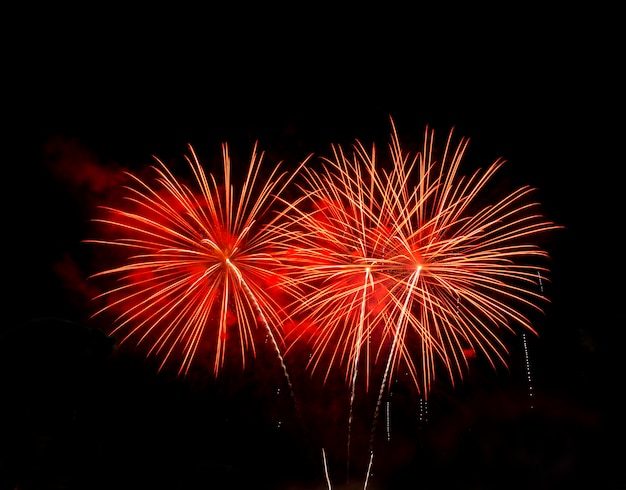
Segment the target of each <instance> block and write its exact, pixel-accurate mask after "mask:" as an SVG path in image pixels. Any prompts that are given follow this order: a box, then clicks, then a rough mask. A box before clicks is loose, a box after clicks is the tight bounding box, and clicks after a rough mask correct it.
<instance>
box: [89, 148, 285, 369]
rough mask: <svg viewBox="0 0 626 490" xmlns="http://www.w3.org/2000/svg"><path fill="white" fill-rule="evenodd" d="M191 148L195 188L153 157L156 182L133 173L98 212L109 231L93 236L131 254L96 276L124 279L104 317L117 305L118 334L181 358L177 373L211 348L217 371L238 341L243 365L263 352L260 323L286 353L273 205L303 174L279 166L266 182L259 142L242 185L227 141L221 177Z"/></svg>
mask: <svg viewBox="0 0 626 490" xmlns="http://www.w3.org/2000/svg"><path fill="white" fill-rule="evenodd" d="M189 150H190V156H186V157H185V159H186V161H187V162H188V164H189V167H190V169H191V171H192V174H193V178H194V179H193V180H194V183H193V185H192V186H188V185H186V184H185V183H183V182H182V181H181V180H178V179H177V178H176V177H174V175H173V174H172V173H171V172H170V170H168V168H167V167H166V165H165V164H164V163H162V162H161V161H160V160H159V159H155V160H156V165H153V166H152V167H151V168H152V170H153V172H154V180H153V181H146V180H142V179H140V178H138V177H137V176H134V175H130V174H129V175H130V178H131V179H132V184H131V185H129V186H127V187H126V191H127V195H126V198H125V200H124V204H123V206H120V207H116V208H114V207H103V208H102V210H103V213H104V216H103V217H100V218H98V219H96V220H95V221H96V222H97V223H98V224H99V225H100V226H101V231H102V233H103V234H106V235H107V236H109V237H110V238H105V239H98V240H90V241H91V242H93V243H98V244H104V245H107V246H113V247H116V248H117V249H119V250H120V251H121V254H122V260H123V264H122V265H121V266H119V267H115V268H112V269H108V270H105V271H102V272H99V273H98V274H96V276H107V277H114V278H116V279H117V280H118V283H119V284H118V285H116V286H115V287H112V288H110V289H108V290H107V291H106V292H105V293H103V294H102V295H100V296H99V297H97V298H96V300H99V301H105V302H106V303H105V306H104V307H102V309H101V310H99V311H98V312H97V313H96V315H99V314H103V313H104V312H105V311H111V312H113V314H114V315H116V321H117V325H116V327H115V329H114V330H113V335H117V334H119V335H120V337H121V342H128V341H130V340H134V341H135V342H136V343H137V344H138V345H140V344H143V345H147V346H148V349H147V350H148V354H149V355H155V356H157V357H159V358H161V366H160V367H161V368H162V367H163V365H164V364H165V363H166V362H167V361H168V360H172V361H174V360H177V362H179V374H183V373H187V372H188V370H189V368H190V366H191V365H192V362H193V360H194V358H195V357H196V356H197V353H198V352H199V351H201V352H202V354H203V356H205V355H209V356H211V355H212V357H213V358H214V364H213V370H214V373H215V374H216V375H217V374H218V373H219V370H220V368H221V367H222V366H223V364H224V360H225V356H226V352H227V347H229V346H230V344H234V345H235V346H236V349H235V350H236V351H238V352H239V353H240V355H241V360H242V362H243V363H244V365H245V358H246V353H248V352H251V353H252V354H253V355H254V354H255V350H256V346H255V340H254V339H255V336H254V330H255V328H256V327H257V326H259V325H260V326H262V327H263V328H264V330H265V335H266V336H268V337H269V338H270V339H271V341H272V343H273V345H274V348H275V349H276V351H277V352H278V354H279V356H280V349H279V343H280V342H281V337H280V330H279V329H277V328H276V326H277V325H278V324H279V323H280V322H281V321H282V317H283V316H284V315H283V314H282V313H281V309H282V306H281V304H280V297H281V291H280V284H281V282H282V280H281V278H280V277H278V275H277V273H276V272H275V271H276V265H277V263H276V258H275V257H274V254H273V253H272V248H273V247H274V246H275V243H273V241H272V239H273V238H272V237H274V235H272V234H270V233H269V232H268V227H269V226H271V223H272V217H271V215H270V214H269V213H270V210H271V209H272V208H273V206H274V204H275V203H276V200H277V198H278V196H279V195H280V194H281V192H283V190H284V189H285V187H286V185H287V184H288V183H289V181H290V179H291V178H292V177H293V176H294V175H295V173H292V174H291V177H290V176H289V175H288V174H287V172H283V173H279V168H280V165H277V166H276V167H275V168H274V169H273V171H272V172H271V174H270V175H269V176H268V177H267V179H265V180H263V182H261V180H262V179H261V177H260V168H261V163H262V159H263V153H260V154H259V153H257V146H256V145H255V147H254V149H253V152H252V156H251V160H250V164H249V168H248V171H247V174H246V176H245V180H244V181H243V184H242V186H241V189H240V191H239V192H238V193H237V192H235V190H234V185H233V183H232V182H231V180H232V179H231V160H230V156H229V151H228V147H227V145H225V144H224V145H223V147H222V159H223V170H224V174H223V181H222V182H220V181H218V179H217V178H216V177H215V176H214V175H213V174H207V173H206V172H205V171H204V169H203V167H202V165H201V164H200V162H199V161H198V158H197V157H196V154H195V153H194V150H193V148H192V147H191V146H190V147H189ZM264 220H267V223H265V222H264ZM281 360H282V357H281ZM283 368H284V365H283Z"/></svg>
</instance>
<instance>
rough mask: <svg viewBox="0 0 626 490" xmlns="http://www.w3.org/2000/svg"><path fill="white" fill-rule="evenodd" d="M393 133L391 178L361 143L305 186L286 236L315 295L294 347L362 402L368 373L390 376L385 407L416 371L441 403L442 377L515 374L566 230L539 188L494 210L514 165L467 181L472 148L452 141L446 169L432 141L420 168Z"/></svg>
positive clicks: (302, 307) (305, 305)
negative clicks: (510, 366)
mask: <svg viewBox="0 0 626 490" xmlns="http://www.w3.org/2000/svg"><path fill="white" fill-rule="evenodd" d="M392 128H393V131H392V137H391V144H390V145H389V154H390V157H391V165H390V166H389V167H388V168H384V167H382V166H380V164H379V158H378V155H377V153H376V148H375V146H372V148H371V150H368V149H366V148H365V146H363V145H362V144H361V143H360V142H359V141H358V140H357V141H356V143H355V145H354V146H353V151H351V152H350V153H348V152H346V151H344V149H343V148H342V147H341V146H333V147H332V149H333V154H332V158H328V159H324V160H323V168H322V169H321V170H320V171H317V170H313V169H312V168H306V169H305V170H304V172H303V173H302V175H303V177H304V182H303V183H302V184H300V189H301V191H302V196H301V197H300V198H299V199H298V200H297V201H295V202H293V203H292V204H291V206H290V208H289V212H288V213H287V214H286V217H287V223H282V224H281V225H280V226H278V230H279V232H280V234H281V235H282V236H284V237H285V242H284V244H283V248H284V253H285V256H286V260H287V262H288V270H287V271H286V274H288V275H289V276H290V278H291V279H292V280H293V281H295V282H297V283H299V284H300V285H301V286H302V289H303V291H304V293H303V295H302V297H301V298H299V300H298V303H297V304H296V305H295V309H294V310H293V311H292V314H293V318H294V319H297V321H299V322H300V323H299V325H301V326H300V327H299V328H298V327H295V328H294V329H293V331H292V332H291V333H290V335H292V336H293V337H292V342H293V344H294V345H295V344H296V343H298V341H301V340H304V339H306V340H310V341H311V342H312V347H311V359H310V363H309V365H310V367H311V369H312V370H313V371H316V370H321V371H322V372H323V373H324V379H325V380H326V379H327V377H328V375H329V373H330V372H331V370H332V369H333V368H337V367H341V368H342V369H343V370H344V373H345V377H346V381H347V382H348V383H349V384H350V385H351V387H352V389H353V390H354V388H355V385H356V383H357V378H358V377H359V376H361V373H362V376H363V378H364V379H365V383H366V387H367V386H368V385H369V380H370V376H371V375H372V373H371V371H372V370H373V369H374V368H375V367H376V366H378V369H379V371H378V372H379V374H381V376H382V383H381V393H382V389H383V388H384V386H386V385H388V380H389V377H390V376H391V375H393V373H394V372H396V371H398V370H399V369H402V373H403V374H406V375H408V376H410V378H411V379H412V382H413V383H414V384H415V386H416V387H417V389H418V390H420V391H422V392H423V393H425V394H427V393H428V391H429V389H430V387H431V384H432V382H433V380H434V379H435V376H436V373H437V371H438V370H439V368H441V367H442V368H443V370H444V372H447V373H448V375H449V377H450V379H451V380H452V382H454V380H455V378H458V377H461V376H463V373H464V372H465V370H466V368H467V365H468V360H469V359H471V358H473V357H474V356H476V355H479V356H480V355H481V356H483V357H484V358H486V359H487V360H488V361H489V362H490V363H491V364H493V365H494V366H495V364H496V363H497V362H501V363H503V364H506V361H507V359H506V353H507V351H506V346H505V343H504V341H503V340H502V333H503V331H505V330H508V331H514V330H515V327H516V326H521V327H522V329H526V330H530V331H533V327H532V325H531V321H530V319H529V314H528V312H529V311H530V310H539V311H541V309H542V302H543V301H545V299H544V298H543V296H542V295H541V294H540V292H539V287H538V284H537V283H538V278H540V277H541V276H538V274H541V273H542V272H543V271H544V270H545V267H544V266H542V265H541V263H542V262H544V261H545V259H546V258H547V253H546V252H545V251H544V250H542V249H541V248H540V247H539V246H537V245H536V244H535V243H534V242H535V237H536V236H537V234H539V233H541V232H546V231H547V230H550V229H553V228H556V227H557V226H556V225H554V224H553V223H551V222H550V221H548V220H546V219H545V218H543V217H542V216H541V214H539V212H538V211H537V203H536V202H534V201H533V200H532V199H530V198H529V197H530V194H531V193H532V191H533V189H531V188H529V187H521V188H519V189H517V190H515V191H513V192H511V193H508V194H506V195H505V196H503V197H501V198H497V199H496V200H495V201H494V202H488V203H487V204H486V205H485V204H483V203H481V201H480V199H479V198H480V197H481V196H483V195H485V193H486V190H487V189H486V188H487V186H488V184H489V183H491V182H492V178H493V176H494V174H495V173H496V171H497V170H498V169H499V168H500V167H501V166H502V164H503V163H504V161H503V160H497V161H495V162H494V163H493V164H492V165H490V166H489V167H488V168H486V169H485V170H479V171H477V172H475V173H474V174H472V175H470V176H463V175H462V174H461V173H460V164H461V160H462V158H463V155H464V152H465V150H466V147H467V140H466V139H462V140H461V141H460V142H459V143H458V144H456V145H455V144H453V140H452V132H450V135H449V137H448V139H447V142H446V145H445V147H444V149H443V152H442V154H441V156H440V159H437V158H436V155H435V153H436V152H435V151H434V133H433V132H432V131H430V130H428V129H427V130H426V133H425V138H424V143H423V148H422V150H421V151H419V152H417V153H416V154H415V155H414V156H411V155H409V154H408V153H406V152H403V150H402V148H401V146H400V141H399V139H398V135H397V132H396V129H395V126H393V121H392ZM544 275H545V274H544ZM359 379H360V378H359ZM353 393H354V391H353Z"/></svg>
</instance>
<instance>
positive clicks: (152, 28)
mask: <svg viewBox="0 0 626 490" xmlns="http://www.w3.org/2000/svg"><path fill="white" fill-rule="evenodd" d="M103 8H104V7H103ZM107 9H109V10H107V11H102V12H99V11H98V10H97V8H94V9H93V10H91V9H89V10H86V11H84V12H76V11H70V10H66V11H63V10H50V11H38V12H37V13H36V15H35V17H30V16H33V15H34V14H33V13H32V12H14V13H13V14H12V15H13V20H9V23H12V21H14V22H15V23H14V25H15V26H20V28H19V29H15V30H14V32H13V34H12V35H11V36H9V39H8V40H7V42H6V43H5V51H6V52H7V56H6V60H5V63H7V65H6V69H5V71H4V76H3V78H4V79H5V81H7V82H8V84H7V85H6V86H7V87H8V88H5V93H4V94H5V101H4V105H5V107H7V108H8V111H5V121H6V123H5V126H8V129H5V131H6V134H7V135H8V139H9V141H8V146H9V152H8V154H7V156H6V160H5V163H4V168H5V171H6V174H5V175H6V178H5V180H4V188H5V192H4V193H3V194H4V199H5V216H6V218H7V219H6V222H5V228H4V235H3V236H4V249H5V250H6V251H7V252H6V254H7V255H6V257H5V262H6V264H7V266H6V270H8V271H9V274H8V276H6V277H7V278H8V283H7V285H6V288H5V289H6V290H7V291H6V293H5V298H6V304H5V311H6V317H5V321H4V324H3V325H2V337H0V352H1V355H2V358H0V366H1V368H2V373H1V376H0V383H2V387H1V388H0V389H2V390H3V393H4V394H3V398H5V399H6V400H7V401H8V402H9V403H4V405H5V407H6V406H7V405H9V406H10V407H9V408H4V409H3V410H2V411H1V412H0V416H1V417H2V420H0V424H1V426H2V428H1V430H2V432H1V433H0V441H2V442H1V444H2V447H1V451H2V452H1V453H0V484H1V485H2V489H4V488H7V489H9V488H20V489H40V488H52V486H53V485H54V484H56V485H57V486H56V487H55V488H67V489H70V488H71V489H74V488H76V489H91V488H93V489H96V488H97V489H109V488H153V489H156V488H181V489H182V488H184V489H188V488H189V489H191V488H194V489H195V488H224V487H220V483H219V482H223V481H226V482H230V483H233V482H237V481H238V482H239V483H241V484H245V483H249V482H251V481H255V480H258V481H261V482H263V483H262V484H259V485H261V486H260V487H258V488H326V486H325V479H324V474H323V466H322V463H321V459H320V457H321V453H320V446H321V445H322V444H327V447H329V446H330V449H331V451H333V450H334V454H332V455H331V456H330V457H331V458H333V457H334V458H335V460H334V462H333V464H334V465H335V466H334V468H333V469H334V471H335V473H334V474H335V475H336V477H335V478H334V480H335V481H334V483H335V484H336V485H335V487H334V488H345V483H344V482H345V466H344V464H345V463H343V462H342V456H343V455H342V448H343V443H342V436H337V438H336V439H337V440H335V441H334V442H330V441H329V438H330V439H332V437H331V436H332V434H333V433H334V431H335V429H334V427H340V428H339V429H337V431H339V432H340V431H341V430H343V429H344V428H345V427H343V426H342V425H341V424H345V420H344V419H341V417H339V419H338V420H336V419H333V417H332V416H331V415H330V414H331V413H333V411H332V410H330V408H329V409H328V410H326V411H325V410H324V409H323V408H322V407H319V406H317V405H315V408H311V410H310V413H309V414H308V417H309V418H308V419H306V420H305V424H304V425H305V428H302V427H301V426H300V425H299V423H298V422H296V421H295V420H291V419H293V413H292V412H291V411H290V408H289V400H284V399H282V398H280V397H274V396H271V395H268V394H267V393H269V392H271V391H272V390H274V389H275V388H276V385H277V384H280V383H279V382H278V381H276V379H277V377H278V378H280V376H279V375H278V376H277V377H276V376H275V375H276V373H274V372H273V371H272V370H273V369H274V368H273V367H271V366H270V367H268V366H267V365H265V364H263V360H260V361H259V365H258V366H255V367H254V368H253V369H254V374H251V373H249V372H245V373H241V372H240V371H235V372H233V373H230V374H225V375H224V376H223V379H220V380H218V381H215V380H210V379H201V380H196V381H195V382H194V383H187V382H184V381H180V380H174V379H171V378H169V377H167V376H156V375H154V371H153V366H151V365H150V363H149V362H145V363H144V362H143V359H142V358H136V357H134V356H133V354H132V352H123V353H120V352H119V350H116V351H115V353H114V352H113V350H112V347H111V345H110V344H109V343H108V340H107V338H106V336H105V334H104V333H103V332H102V331H100V330H99V328H98V326H97V325H94V324H93V323H92V322H90V320H89V319H88V317H89V315H90V313H91V311H90V306H89V304H85V301H84V299H85V296H86V295H88V293H89V292H88V291H86V290H85V289H84V288H85V287H86V286H85V282H84V279H85V276H86V275H87V274H88V273H89V269H90V266H91V265H90V255H89V254H90V252H89V250H88V249H87V248H86V247H85V245H84V244H83V243H82V240H84V239H85V238H87V237H86V236H85V235H86V234H87V233H88V231H89V225H88V221H89V219H91V217H92V213H93V211H94V205H95V204H99V203H100V204H101V203H102V200H103V199H105V197H106V195H107V192H109V191H110V190H111V182H112V181H108V184H107V185H105V186H104V187H101V188H98V187H96V186H95V185H94V183H95V182H102V180H101V177H102V176H106V175H109V176H110V175H117V174H116V172H117V171H118V170H119V169H122V168H124V169H140V168H142V167H144V166H145V164H147V163H151V162H152V155H156V156H158V157H159V158H161V159H163V160H164V161H169V160H172V159H180V158H182V155H183V154H185V153H186V151H187V144H189V143H190V144H192V145H193V146H194V147H195V148H196V150H197V151H198V153H199V154H200V155H207V156H214V155H217V152H218V151H219V145H220V144H221V143H222V142H224V141H227V142H229V144H230V145H231V146H232V147H233V148H234V150H235V151H236V152H241V154H242V155H243V156H245V157H246V158H247V155H248V153H249V151H250V149H251V147H252V144H253V143H254V142H255V141H256V140H258V141H259V144H260V146H261V148H262V149H264V150H266V152H267V158H268V159H274V160H283V161H286V162H287V163H289V162H293V163H294V164H295V163H296V162H298V161H299V160H300V159H301V158H303V157H305V156H306V155H308V154H309V153H311V152H314V153H317V154H327V153H328V149H329V147H330V144H331V143H342V144H350V143H352V142H353V141H354V139H355V138H359V139H361V140H363V141H365V142H373V141H375V142H376V143H377V144H378V145H379V146H380V147H381V148H383V147H384V145H386V144H387V141H388V135H389V132H390V124H389V117H390V116H391V117H393V118H394V121H395V122H396V125H397V127H398V130H399V132H400V135H401V137H403V138H406V140H407V141H411V140H413V142H419V141H421V137H422V133H423V130H424V127H425V126H426V125H429V126H430V127H432V128H434V129H435V130H436V131H437V132H438V134H439V135H440V137H445V135H447V133H448V131H449V130H450V129H451V128H452V127H454V128H455V132H456V134H457V135H458V136H467V137H469V138H470V139H471V142H470V150H469V152H468V154H467V157H466V158H467V159H468V161H469V165H475V166H486V165H487V164H489V163H491V162H492V161H493V160H495V159H496V158H498V157H504V158H505V159H507V161H508V163H507V167H506V171H505V172H506V173H505V175H504V177H506V178H507V179H509V180H511V181H512V182H514V183H517V184H519V185H524V184H530V185H532V186H535V187H537V188H538V194H537V195H538V198H539V199H540V200H541V202H542V203H543V204H544V211H545V213H546V215H547V216H548V217H549V218H551V219H553V220H554V221H556V222H557V223H559V224H561V225H563V226H564V229H563V230H562V231H560V232H558V233H554V235H553V236H550V237H549V239H548V240H547V243H546V244H545V246H546V248H547V249H548V251H549V252H550V253H551V256H552V269H553V274H552V278H551V279H552V282H551V284H550V286H549V288H550V295H551V300H552V303H551V304H550V305H549V306H548V308H547V311H546V316H545V318H544V319H543V320H542V321H541V322H539V323H540V324H539V325H538V330H539V337H538V338H533V339H531V340H530V348H531V357H533V374H534V380H535V383H536V384H537V386H538V390H539V391H540V394H541V396H542V398H541V400H540V407H541V409H540V410H537V411H535V412H534V413H531V414H529V413H527V411H525V410H524V409H523V408H520V406H523V405H524V403H525V401H524V396H523V395H524V393H525V391H524V388H523V383H522V382H520V379H521V378H520V376H521V377H523V372H522V371H523V370H522V369H521V367H520V365H521V363H522V362H523V358H521V357H520V346H519V345H517V346H515V347H514V348H513V357H514V359H513V367H512V368H511V370H510V372H499V373H493V376H492V377H491V376H489V374H485V373H479V374H478V375H476V376H475V379H474V378H472V377H470V378H469V380H468V382H467V383H465V384H464V385H463V386H462V387H461V388H458V389H456V390H455V389H449V387H446V388H442V389H441V393H440V394H439V398H437V397H435V398H434V400H433V402H432V407H431V412H430V418H431V420H430V421H429V422H428V423H427V424H421V425H420V424H418V423H416V422H415V418H416V415H415V414H416V412H417V411H418V406H417V403H418V401H417V397H416V395H415V394H411V393H410V390H409V392H408V393H404V395H403V394H402V393H403V392H402V390H401V389H400V390H399V395H398V397H399V398H400V399H401V401H399V402H397V406H398V414H399V415H398V420H399V421H398V422H397V423H398V426H401V427H403V429H401V430H399V434H398V437H397V438H396V439H395V441H396V442H395V443H394V444H392V445H390V446H389V447H388V448H387V449H385V451H381V452H383V453H386V454H387V456H381V457H380V459H379V462H377V463H376V464H378V465H379V466H378V468H379V473H376V466H375V467H374V468H375V475H378V477H377V478H378V480H377V479H376V477H375V478H373V479H372V483H371V485H372V488H406V487H398V486H394V485H398V481H399V480H400V479H402V478H408V479H409V481H413V480H414V481H416V482H419V483H420V485H421V486H420V488H435V487H436V485H435V482H438V483H441V484H446V483H448V484H451V483H454V484H455V485H456V488H555V487H559V486H564V485H570V484H572V482H585V483H587V484H589V485H591V486H593V487H594V488H607V489H609V488H611V489H617V488H623V487H624V486H626V475H625V474H624V471H623V469H622V467H621V464H618V463H620V462H621V461H623V460H624V457H625V456H626V453H625V452H624V449H623V440H624V436H626V422H624V419H623V415H622V413H624V409H625V408H626V407H625V406H624V402H623V400H622V396H621V394H622V393H623V391H624V381H623V380H624V374H626V372H625V369H624V367H623V364H622V362H621V361H620V359H622V357H623V349H624V348H625V347H626V346H625V344H624V341H625V340H626V336H625V335H624V326H625V322H624V314H623V310H622V308H620V305H621V301H622V300H623V298H622V288H621V287H620V286H619V284H620V278H621V277H622V276H623V272H624V266H623V260H622V248H623V247H622V246H621V245H620V243H621V238H620V237H621V233H620V232H621V230H620V223H621V219H619V217H621V215H622V214H623V213H622V211H623V206H622V204H621V200H619V199H618V196H620V192H621V186H620V184H619V182H620V177H621V167H622V166H623V156H622V154H621V153H618V151H617V147H618V143H619V141H620V138H621V134H622V131H621V129H622V128H623V123H622V114H623V94H622V93H621V91H618V87H621V85H622V84H621V83H620V78H619V77H622V75H621V74H619V70H618V68H619V62H618V60H619V59H620V54H621V53H620V50H619V49H617V47H618V46H619V45H620V44H619V41H621V39H620V35H619V31H618V30H616V28H615V25H614V18H615V16H616V13H615V12H610V11H607V12H603V11H600V10H599V9H594V10H585V9H583V8H582V7H580V8H579V10H572V9H571V8H570V9H569V10H556V9H554V10H549V9H537V10H533V11H529V10H525V11H514V10H511V11H509V12H493V11H483V12H477V11H473V10H469V9H466V10H465V11H459V10H456V7H455V8H453V7H452V6H450V7H447V8H446V7H445V6H444V7H443V8H441V9H429V10H430V11H425V10H424V11H420V10H419V9H418V10H406V11H402V10H398V11H396V10H392V9H391V8H382V7H376V6H373V7H371V8H370V10H368V11H362V10H359V11H357V10H354V11H353V12H350V13H341V12H338V11H331V10H329V11H321V10H320V9H319V8H314V7H313V6H311V7H310V8H309V10H307V9H306V8H305V7H302V8H300V9H299V10H293V11H285V10H276V11H273V12H272V11H266V10H262V9H258V10H257V11H249V10H247V9H248V7H245V6H243V5H241V6H235V7H234V8H232V9H218V10H197V11H196V10H184V9H182V8H180V9H176V11H167V10H164V11H159V12H156V11H154V10H150V11H146V12H137V13H133V12H126V11H122V10H119V11H115V10H111V9H110V8H109V7H107ZM359 9H362V7H359ZM27 16H29V17H28V18H32V19H33V20H32V21H28V22H25V21H24V19H26V18H27ZM621 81H623V79H622V80H621ZM67 162H82V163H83V166H81V167H80V168H81V169H82V170H81V171H79V170H78V167H76V169H75V170H73V167H72V166H71V165H69V166H68V165H66V164H67ZM86 162H88V163H89V165H84V164H85V163H86ZM516 356H517V357H516ZM265 361H266V362H267V359H265ZM516 362H517V364H515V363H516ZM260 373H267V375H268V377H269V379H271V381H268V379H267V378H266V379H263V375H262V374H260ZM270 373H271V374H270ZM203 383H204V384H203ZM331 388H332V387H331ZM520 393H521V395H520ZM333 395H334V392H333V391H332V389H331V390H330V394H328V393H326V394H324V395H322V394H319V396H320V399H321V400H324V402H323V403H329V404H332V403H336V404H340V403H341V401H345V400H343V398H342V397H345V394H344V393H339V394H336V397H335V398H334V397H333ZM306 396H310V397H311V398H312V399H313V398H314V397H315V395H306ZM324 397H328V398H324ZM403 397H404V398H403ZM274 398H276V399H274ZM337 400H341V401H337ZM318 402H319V400H318ZM319 403H320V404H321V403H322V402H319ZM313 406H314V405H313V404H312V405H311V407H313ZM316 410H318V411H319V412H318V411H316ZM277 420H281V421H282V420H284V421H285V422H284V424H285V426H286V427H283V428H282V429H281V430H277V429H276V422H277ZM289 420H291V422H289ZM337 424H338V425H337ZM403 424H404V425H403ZM355 444H356V443H355ZM355 447H356V446H355ZM354 451H355V452H356V451H357V450H354ZM364 464H366V461H365V462H364V461H362V460H357V461H355V462H354V466H355V467H356V468H357V469H355V470H354V474H353V476H352V484H353V485H356V486H355V488H361V487H362V481H358V482H357V481H355V480H359V479H361V476H360V475H364V473H365V469H364V468H365V466H363V465H364ZM123 475H124V476H123ZM332 477H333V475H332V474H331V479H333V478H332ZM257 483H258V482H257ZM281 484H282V485H283V486H279V485H281ZM416 484H417V483H416ZM203 485H204V486H203ZM212 485H213V486H212ZM263 485H264V486H263ZM288 485H292V486H288ZM307 485H308V486H307ZM341 485H344V486H343V487H342V486H341ZM375 485H385V486H380V487H377V486H375ZM515 485H519V486H515ZM620 485H621V486H620Z"/></svg>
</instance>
